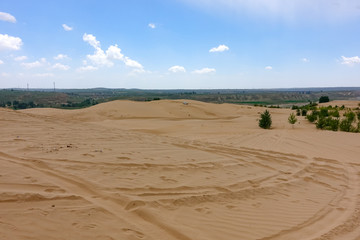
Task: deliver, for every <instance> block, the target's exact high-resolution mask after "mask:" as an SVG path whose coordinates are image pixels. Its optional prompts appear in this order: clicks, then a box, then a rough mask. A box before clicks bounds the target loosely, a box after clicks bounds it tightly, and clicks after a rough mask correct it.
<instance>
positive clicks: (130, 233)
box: [122, 228, 145, 239]
mask: <svg viewBox="0 0 360 240" xmlns="http://www.w3.org/2000/svg"><path fill="white" fill-rule="evenodd" d="M122 230H123V231H124V232H125V233H126V234H129V235H133V236H135V237H137V238H139V239H143V238H144V237H145V235H144V234H143V233H142V232H139V231H136V230H133V229H130V228H123V229H122Z"/></svg>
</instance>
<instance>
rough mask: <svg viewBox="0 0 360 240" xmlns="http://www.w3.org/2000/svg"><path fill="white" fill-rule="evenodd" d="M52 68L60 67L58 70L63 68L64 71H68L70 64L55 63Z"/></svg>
mask: <svg viewBox="0 0 360 240" xmlns="http://www.w3.org/2000/svg"><path fill="white" fill-rule="evenodd" d="M51 68H53V69H58V70H63V71H67V70H69V69H70V66H68V65H63V64H61V63H55V64H54V65H53V66H52V67H51Z"/></svg>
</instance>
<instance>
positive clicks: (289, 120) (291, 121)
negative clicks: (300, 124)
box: [288, 113, 297, 125]
mask: <svg viewBox="0 0 360 240" xmlns="http://www.w3.org/2000/svg"><path fill="white" fill-rule="evenodd" d="M288 122H289V123H290V124H292V125H294V124H295V123H296V122H297V118H296V117H295V114H294V113H291V114H290V116H289V118H288Z"/></svg>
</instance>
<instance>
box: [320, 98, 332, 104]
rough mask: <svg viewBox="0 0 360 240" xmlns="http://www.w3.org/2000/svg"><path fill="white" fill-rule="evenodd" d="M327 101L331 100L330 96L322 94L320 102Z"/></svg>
mask: <svg viewBox="0 0 360 240" xmlns="http://www.w3.org/2000/svg"><path fill="white" fill-rule="evenodd" d="M326 102H330V99H329V96H321V97H320V98H319V103H326Z"/></svg>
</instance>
